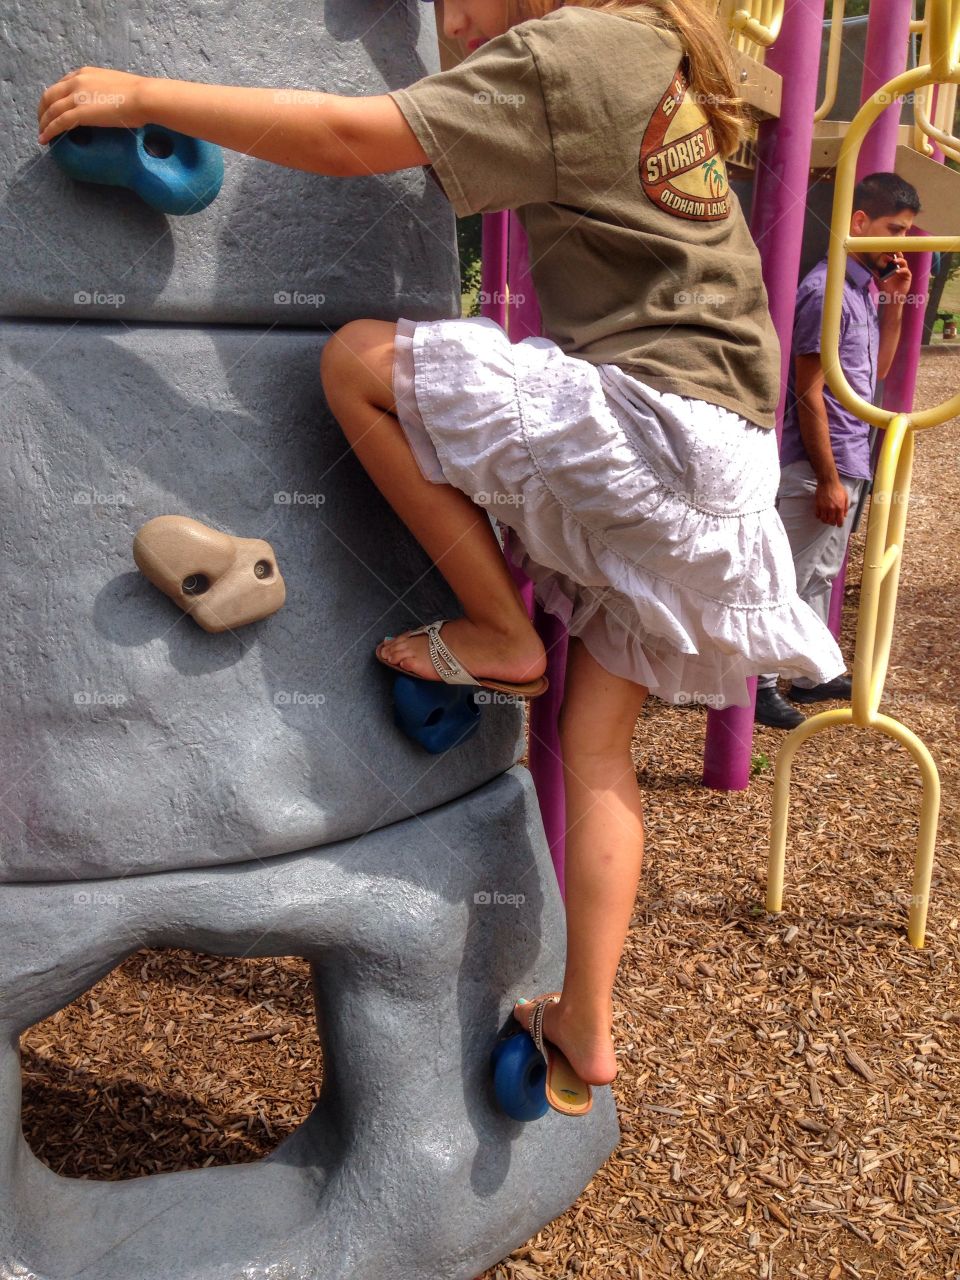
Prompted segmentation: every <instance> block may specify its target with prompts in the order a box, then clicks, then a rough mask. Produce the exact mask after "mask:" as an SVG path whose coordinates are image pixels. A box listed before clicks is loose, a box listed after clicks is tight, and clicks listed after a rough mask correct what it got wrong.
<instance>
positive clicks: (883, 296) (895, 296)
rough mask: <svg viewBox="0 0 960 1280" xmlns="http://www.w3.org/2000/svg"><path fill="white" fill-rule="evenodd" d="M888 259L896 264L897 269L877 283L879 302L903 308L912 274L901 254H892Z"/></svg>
mask: <svg viewBox="0 0 960 1280" xmlns="http://www.w3.org/2000/svg"><path fill="white" fill-rule="evenodd" d="M890 257H891V261H892V262H895V263H896V264H897V269H896V271H891V273H890V275H888V276H884V277H883V279H882V280H881V281H880V282H879V283H880V301H881V302H886V303H890V302H893V303H896V304H898V305H899V306H903V304H904V302H906V300H907V295H908V294H909V292H910V286H911V284H912V283H913V272H912V271H911V270H910V268H909V267H908V266H907V260H906V258H905V257H904V256H903V254H902V253H894V254H891V255H890Z"/></svg>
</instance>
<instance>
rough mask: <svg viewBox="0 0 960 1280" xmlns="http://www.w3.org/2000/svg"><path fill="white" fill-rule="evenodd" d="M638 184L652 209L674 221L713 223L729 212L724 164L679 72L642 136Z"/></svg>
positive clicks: (678, 70) (703, 117) (704, 118)
mask: <svg viewBox="0 0 960 1280" xmlns="http://www.w3.org/2000/svg"><path fill="white" fill-rule="evenodd" d="M640 181H641V182H642V183H643V189H644V191H645V192H646V193H647V195H648V196H649V198H650V199H651V200H652V201H653V203H654V204H655V205H656V206H657V208H659V209H662V210H663V211H664V213H672V214H673V216H674V217H675V218H690V219H693V220H695V221H697V222H716V221H718V220H719V219H720V218H725V217H727V215H728V214H729V212H730V189H729V186H728V183H727V169H726V165H725V164H724V163H723V157H722V156H721V155H720V153H719V151H718V150H717V144H716V140H715V138H714V136H713V130H712V129H711V128H710V125H709V123H708V121H707V117H706V115H705V114H704V113H703V111H702V110H701V109H700V107H699V106H698V105H697V103H696V102H695V101H694V100H693V98H692V97H691V96H690V91H689V85H688V84H687V79H686V77H685V76H684V74H683V72H682V71H681V70H680V68H679V67H678V68H677V71H676V74H675V75H674V77H673V80H672V81H671V82H670V86H669V88H668V89H667V91H666V93H665V94H664V95H663V97H662V98H661V99H660V101H659V102H658V103H657V105H656V108H655V109H654V112H653V115H652V116H651V117H650V123H649V124H648V125H647V128H646V131H645V132H644V135H643V142H642V143H641V144H640Z"/></svg>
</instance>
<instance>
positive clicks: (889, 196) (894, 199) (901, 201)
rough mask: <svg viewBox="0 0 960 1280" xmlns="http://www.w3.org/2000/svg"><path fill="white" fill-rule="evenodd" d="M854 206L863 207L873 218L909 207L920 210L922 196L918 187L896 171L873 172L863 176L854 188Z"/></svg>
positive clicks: (882, 216) (914, 211)
mask: <svg viewBox="0 0 960 1280" xmlns="http://www.w3.org/2000/svg"><path fill="white" fill-rule="evenodd" d="M853 208H854V212H856V210H857V209H862V210H863V212H864V213H865V214H866V215H867V216H868V217H869V218H870V219H871V220H872V219H873V218H884V217H886V216H887V215H889V214H894V213H899V212H900V210H901V209H909V210H910V212H911V213H919V212H920V197H919V196H918V195H917V189H916V187H912V186H911V185H910V183H909V182H904V180H903V178H898V177H897V175H896V174H895V173H871V174H868V175H867V177H865V178H861V179H860V181H859V182H858V183H857V185H856V186H855V187H854V189H853Z"/></svg>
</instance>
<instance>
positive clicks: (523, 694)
mask: <svg viewBox="0 0 960 1280" xmlns="http://www.w3.org/2000/svg"><path fill="white" fill-rule="evenodd" d="M449 621H450V619H449V618H439V619H438V620H437V621H436V622H428V623H426V624H425V625H424V626H422V627H416V628H415V629H414V630H413V631H408V632H406V633H405V634H406V635H410V636H419V635H425V636H427V637H428V638H429V642H430V661H431V662H432V663H433V668H434V670H435V671H436V673H437V675H438V676H439V677H440V679H441V680H442V681H443V683H444V684H467V685H475V686H476V687H477V688H478V689H493V690H494V691H495V692H497V693H513V694H516V695H517V697H520V698H538V697H539V696H540V694H541V693H546V691H547V689H548V688H549V683H550V682H549V681H548V680H547V677H546V676H539V677H538V678H537V679H536V680H528V681H526V682H525V683H520V684H514V683H511V682H510V681H509V680H488V679H487V677H486V676H472V675H471V674H470V672H469V671H468V670H467V669H466V667H465V666H464V665H463V664H462V663H461V661H460V659H459V658H458V657H457V656H456V654H455V653H454V652H453V651H452V649H451V648H450V647H449V645H446V644H444V642H443V641H442V640H441V639H440V628H441V627H442V626H443V624H444V623H445V622H449ZM377 658H378V660H379V661H380V662H382V663H383V665H384V666H385V667H389V668H390V670H391V671H397V672H399V673H400V675H402V676H410V677H411V679H413V680H417V679H420V678H421V677H418V676H415V675H413V673H412V672H411V671H405V670H404V669H403V667H398V666H396V664H395V663H393V662H387V660H386V658H381V657H380V655H379V653H378V654H377Z"/></svg>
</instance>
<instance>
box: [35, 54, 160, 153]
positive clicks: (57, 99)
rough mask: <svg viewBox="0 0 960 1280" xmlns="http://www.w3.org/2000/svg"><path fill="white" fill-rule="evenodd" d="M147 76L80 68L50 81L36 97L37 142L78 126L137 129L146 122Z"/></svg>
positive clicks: (48, 140)
mask: <svg viewBox="0 0 960 1280" xmlns="http://www.w3.org/2000/svg"><path fill="white" fill-rule="evenodd" d="M149 78H150V77H148V76H135V75H130V74H129V73H128V72H126V71H111V70H110V69H109V68H107V67H81V68H80V69H79V70H78V71H71V72H70V73H69V74H68V75H65V76H64V77H63V79H62V80H58V81H57V83H56V84H52V85H51V86H50V87H49V89H47V90H46V92H45V93H44V94H43V96H42V97H41V99H40V105H39V106H38V108H37V119H38V121H39V123H40V137H39V139H38V140H39V141H40V142H41V143H47V142H52V141H53V140H54V138H56V137H57V136H58V135H59V134H61V133H65V132H66V131H67V130H68V129H75V128H77V126H78V125H100V126H102V127H107V128H114V129H120V128H127V129H137V128H139V127H140V125H143V124H146V123H147V119H146V116H145V115H144V108H143V86H144V83H145V81H146V80H148V79H149Z"/></svg>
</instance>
